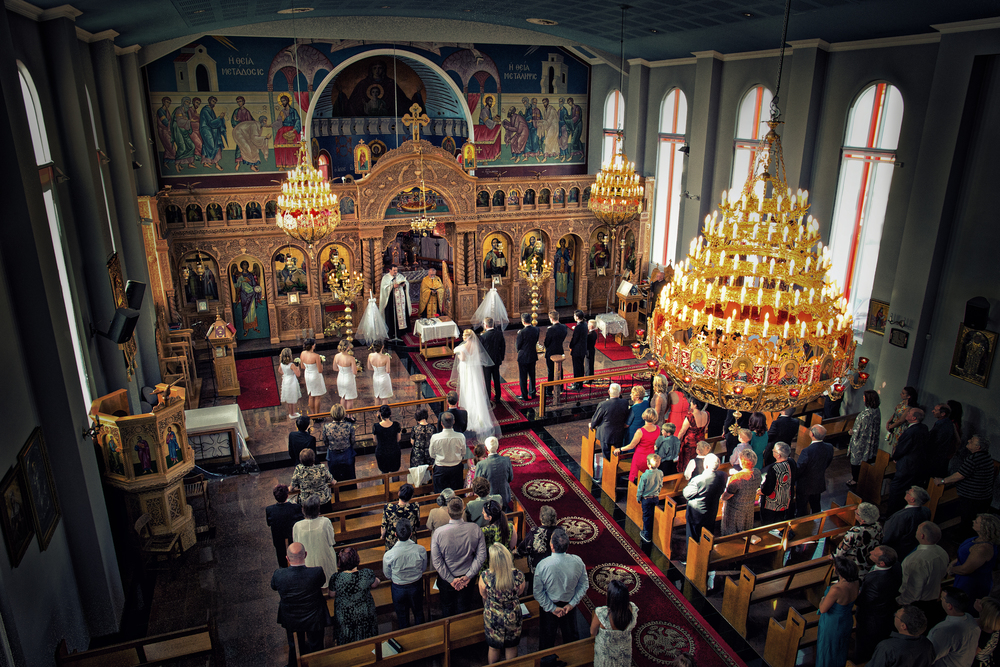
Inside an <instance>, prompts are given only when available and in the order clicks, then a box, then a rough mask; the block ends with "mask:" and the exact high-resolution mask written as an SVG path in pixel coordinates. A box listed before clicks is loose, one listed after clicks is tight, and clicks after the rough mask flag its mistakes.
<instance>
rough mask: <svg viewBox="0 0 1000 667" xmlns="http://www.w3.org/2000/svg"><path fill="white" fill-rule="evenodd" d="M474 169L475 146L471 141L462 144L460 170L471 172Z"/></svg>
mask: <svg viewBox="0 0 1000 667" xmlns="http://www.w3.org/2000/svg"><path fill="white" fill-rule="evenodd" d="M475 168H476V145H475V144H474V143H472V142H471V141H466V142H465V143H464V144H462V169H464V170H465V171H472V170H474V169H475Z"/></svg>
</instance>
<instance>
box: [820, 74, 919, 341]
mask: <svg viewBox="0 0 1000 667" xmlns="http://www.w3.org/2000/svg"><path fill="white" fill-rule="evenodd" d="M902 122H903V96H902V95H900V93H899V90H898V89H897V88H896V87H895V86H892V85H890V84H888V83H877V84H873V85H871V86H869V87H868V88H866V89H865V90H864V91H863V92H862V93H861V95H859V96H858V99H857V100H856V101H855V102H854V106H852V107H851V112H850V114H849V115H848V118H847V132H846V133H845V137H844V147H843V150H842V155H841V160H840V181H839V182H838V183H837V200H836V203H835V204H834V208H833V225H832V228H831V231H830V250H831V251H832V253H833V268H832V269H831V270H830V275H831V276H832V277H833V278H834V279H835V280H837V282H838V283H840V285H841V286H842V287H843V290H842V293H843V295H844V297H845V298H846V299H847V301H848V309H849V310H848V312H849V313H850V314H851V315H852V316H853V317H854V322H855V330H858V329H860V330H861V331H863V330H864V322H865V319H866V318H867V315H868V300H869V299H870V298H871V295H872V284H873V283H874V280H875V267H876V266H877V265H878V251H879V244H880V243H881V242H882V223H883V222H884V221H885V207H886V202H887V201H888V198H889V186H890V184H891V183H892V172H893V164H894V163H895V161H896V144H897V142H898V140H899V127H900V125H901V124H902Z"/></svg>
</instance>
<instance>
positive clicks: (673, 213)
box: [652, 88, 687, 265]
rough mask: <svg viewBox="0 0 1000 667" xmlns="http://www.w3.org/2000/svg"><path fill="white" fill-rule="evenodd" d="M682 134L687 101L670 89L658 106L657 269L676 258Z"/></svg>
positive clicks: (655, 239) (682, 171)
mask: <svg viewBox="0 0 1000 667" xmlns="http://www.w3.org/2000/svg"><path fill="white" fill-rule="evenodd" d="M686 132H687V97H685V96H684V93H682V92H681V89H680V88H674V89H673V90H671V91H670V92H669V93H667V95H666V97H664V98H663V103H662V104H661V105H660V143H659V148H658V149H657V155H656V199H655V209H654V210H655V211H656V219H655V220H654V222H653V252H652V260H653V261H654V262H656V263H657V264H660V265H663V264H666V263H667V262H668V261H673V260H674V259H675V258H676V252H677V231H678V229H677V228H678V226H679V225H678V222H679V220H680V214H681V198H680V193H681V178H682V177H683V175H684V160H683V157H684V153H680V152H678V149H679V148H681V146H683V145H684V134H685V133H686Z"/></svg>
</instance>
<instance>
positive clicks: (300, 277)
mask: <svg viewBox="0 0 1000 667" xmlns="http://www.w3.org/2000/svg"><path fill="white" fill-rule="evenodd" d="M274 274H275V285H277V289H278V294H289V293H290V292H298V293H300V294H308V293H309V286H308V280H307V278H306V276H307V267H306V256H305V254H304V253H303V252H302V251H301V250H299V249H298V248H296V247H294V246H287V247H285V248H282V249H281V251H280V252H279V253H278V254H276V255H275V256H274Z"/></svg>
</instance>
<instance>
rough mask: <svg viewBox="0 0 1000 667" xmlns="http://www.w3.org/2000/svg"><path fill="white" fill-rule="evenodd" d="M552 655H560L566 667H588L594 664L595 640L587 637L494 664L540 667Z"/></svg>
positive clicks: (505, 666)
mask: <svg viewBox="0 0 1000 667" xmlns="http://www.w3.org/2000/svg"><path fill="white" fill-rule="evenodd" d="M550 655H558V656H559V659H560V660H561V661H563V662H565V663H566V667H587V665H592V664H594V638H593V637H587V638H586V639H581V640H579V641H575V642H573V643H571V644H563V645H561V646H554V647H552V648H548V649H545V650H544V651H536V652H534V653H529V654H527V655H521V656H518V657H516V658H513V659H512V660H501V661H500V662H495V663H493V664H494V665H503V667H540V665H541V664H542V660H543V659H544V658H545V657H546V656H550Z"/></svg>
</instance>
